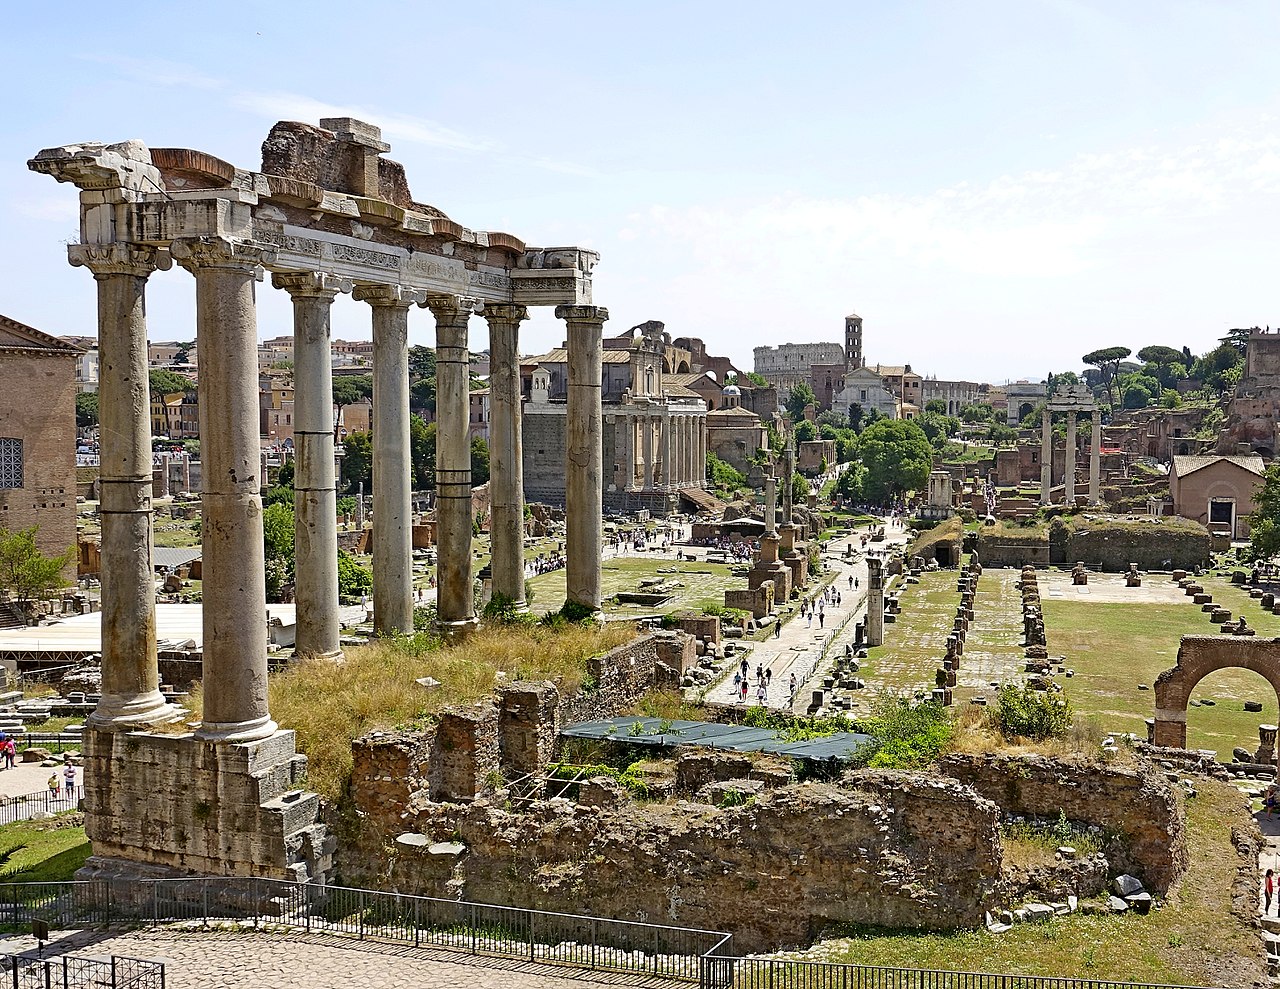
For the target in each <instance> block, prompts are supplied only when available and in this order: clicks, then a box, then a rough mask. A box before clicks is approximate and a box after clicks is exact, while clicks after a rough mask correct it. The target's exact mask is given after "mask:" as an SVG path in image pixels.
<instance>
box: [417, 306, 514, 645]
mask: <svg viewBox="0 0 1280 989" xmlns="http://www.w3.org/2000/svg"><path fill="white" fill-rule="evenodd" d="M428 304H429V305H430V306H431V311H432V313H434V314H435V318H436V421H437V423H438V425H437V428H436V541H437V543H438V551H437V553H438V556H437V559H438V561H439V562H438V564H437V566H436V574H437V581H436V584H437V591H436V602H437V604H436V609H437V613H438V618H439V622H440V628H441V630H442V631H444V632H445V634H447V635H458V634H465V633H466V632H467V631H469V630H470V629H471V628H473V627H474V626H475V624H476V614H475V596H474V594H473V592H472V589H471V583H472V578H471V444H470V442H469V441H468V439H467V418H468V415H469V412H470V407H469V403H470V383H471V375H470V355H469V354H468V352H467V320H468V319H470V317H471V309H470V308H469V306H470V303H469V301H467V300H461V299H458V298H455V297H452V296H441V297H433V298H431V299H430V300H428ZM522 583H523V581H522Z"/></svg>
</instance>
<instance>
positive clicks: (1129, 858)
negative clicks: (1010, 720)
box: [940, 754, 1187, 893]
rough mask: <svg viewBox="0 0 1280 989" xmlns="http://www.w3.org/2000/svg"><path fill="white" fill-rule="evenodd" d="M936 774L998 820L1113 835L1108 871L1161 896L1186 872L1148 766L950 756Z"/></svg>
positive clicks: (1177, 826)
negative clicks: (1067, 824)
mask: <svg viewBox="0 0 1280 989" xmlns="http://www.w3.org/2000/svg"><path fill="white" fill-rule="evenodd" d="M940 771H941V772H942V773H943V774H945V775H947V776H950V777H953V778H954V779H957V780H959V781H960V782H961V783H964V784H965V785H967V786H969V787H972V788H973V789H974V790H975V791H977V792H978V793H980V794H982V795H983V796H984V797H986V798H987V799H988V800H991V801H993V802H994V803H996V804H998V805H999V806H1000V808H1001V810H1002V811H1004V813H1005V814H1006V815H1010V816H1032V817H1042V818H1051V819H1056V818H1057V817H1058V815H1059V814H1060V813H1061V814H1063V815H1065V816H1066V818H1067V820H1068V821H1072V822H1077V823H1081V824H1087V825H1092V826H1095V827H1098V828H1101V829H1103V830H1104V831H1108V832H1113V833H1115V834H1116V835H1117V837H1118V839H1119V840H1117V841H1114V842H1112V843H1111V846H1110V847H1108V848H1107V849H1106V854H1107V859H1108V861H1109V862H1110V863H1111V866H1112V868H1113V871H1114V870H1115V869H1119V870H1120V871H1124V872H1128V873H1130V874H1132V875H1135V876H1137V877H1138V878H1139V879H1141V880H1142V881H1143V883H1144V884H1145V885H1146V887H1147V889H1149V890H1151V891H1152V892H1158V893H1163V892H1165V891H1166V890H1168V888H1169V887H1170V886H1171V885H1172V884H1173V881H1174V880H1175V879H1177V878H1178V876H1180V875H1181V874H1182V872H1183V870H1184V869H1186V867H1187V839H1186V832H1185V822H1184V818H1183V813H1182V809H1181V807H1180V806H1179V804H1178V799H1177V796H1176V795H1175V794H1174V791H1173V787H1171V786H1170V785H1169V783H1168V781H1166V780H1165V779H1164V777H1163V776H1162V775H1160V773H1159V772H1158V771H1157V770H1156V769H1155V768H1154V767H1153V766H1152V765H1151V764H1150V763H1146V762H1143V763H1140V764H1139V765H1138V766H1136V767H1134V768H1126V767H1119V766H1105V765H1099V764H1098V763H1095V762H1091V761H1089V760H1086V759H1083V758H1079V757H1064V758H1058V759H1049V758H1046V757H1045V756H1038V755H1026V756H999V755H977V756H975V755H960V754H957V755H950V756H947V757H946V758H944V759H943V760H942V764H941V766H940Z"/></svg>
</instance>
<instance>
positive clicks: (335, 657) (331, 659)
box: [293, 649, 347, 663]
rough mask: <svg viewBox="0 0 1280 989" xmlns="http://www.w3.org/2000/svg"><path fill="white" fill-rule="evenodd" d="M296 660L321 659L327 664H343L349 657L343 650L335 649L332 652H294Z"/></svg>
mask: <svg viewBox="0 0 1280 989" xmlns="http://www.w3.org/2000/svg"><path fill="white" fill-rule="evenodd" d="M293 656H294V659H319V660H322V661H324V662H327V663H341V662H343V661H344V660H345V659H346V658H347V657H346V654H345V653H344V652H343V651H342V650H341V649H334V650H333V651H332V652H298V651H297V650H296V649H295V650H294V652H293Z"/></svg>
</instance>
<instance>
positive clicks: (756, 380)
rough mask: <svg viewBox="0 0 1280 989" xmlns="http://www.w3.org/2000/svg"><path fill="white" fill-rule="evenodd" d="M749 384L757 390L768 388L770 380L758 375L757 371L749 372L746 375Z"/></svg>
mask: <svg viewBox="0 0 1280 989" xmlns="http://www.w3.org/2000/svg"><path fill="white" fill-rule="evenodd" d="M746 378H747V384H749V385H751V386H753V387H755V388H768V387H769V380H768V379H767V378H766V377H765V376H764V375H763V374H756V373H755V371H748V372H747V374H746Z"/></svg>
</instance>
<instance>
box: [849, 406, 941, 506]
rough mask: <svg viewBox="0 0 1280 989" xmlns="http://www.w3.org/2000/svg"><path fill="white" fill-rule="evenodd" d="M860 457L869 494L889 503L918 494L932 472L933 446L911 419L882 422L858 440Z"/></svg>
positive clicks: (876, 499)
mask: <svg viewBox="0 0 1280 989" xmlns="http://www.w3.org/2000/svg"><path fill="white" fill-rule="evenodd" d="M858 454H859V456H860V457H861V459H862V463H863V465H864V466H865V467H866V469H867V477H866V483H865V488H866V493H867V497H869V498H870V499H872V500H873V501H880V502H882V501H888V500H890V499H893V498H897V497H901V496H902V495H904V494H906V492H908V491H919V490H921V489H923V488H924V485H925V483H926V482H927V481H928V480H929V471H930V470H932V469H933V446H932V445H931V444H930V443H929V440H928V438H926V436H925V434H924V430H922V429H921V428H920V426H919V425H918V424H917V423H916V422H914V421H912V420H910V419H882V420H880V421H879V422H877V423H875V424H874V425H871V426H868V427H867V428H866V429H865V430H863V431H862V434H861V435H860V436H859V437H858Z"/></svg>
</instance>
